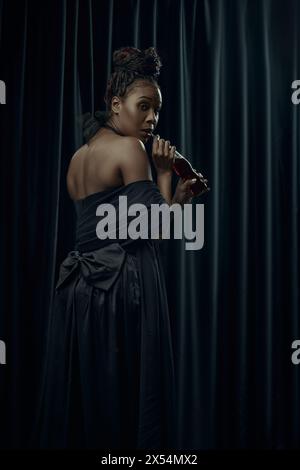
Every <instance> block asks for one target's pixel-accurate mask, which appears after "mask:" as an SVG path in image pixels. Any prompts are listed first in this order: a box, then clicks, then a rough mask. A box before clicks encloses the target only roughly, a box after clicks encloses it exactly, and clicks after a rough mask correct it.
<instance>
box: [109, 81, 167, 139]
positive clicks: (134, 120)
mask: <svg viewBox="0 0 300 470" xmlns="http://www.w3.org/2000/svg"><path fill="white" fill-rule="evenodd" d="M117 105H118V106H117V108H116V109H118V116H117V119H116V124H117V126H118V128H119V130H120V131H121V132H122V133H123V134H124V135H128V136H134V137H137V138H138V139H140V140H142V141H143V142H146V141H147V140H148V139H149V138H150V137H151V134H147V133H146V132H145V131H143V129H147V128H148V129H149V128H150V129H151V131H150V132H153V131H154V129H155V128H156V126H157V123H158V119H159V112H160V109H161V106H162V98H161V92H160V89H159V88H158V87H157V86H155V85H151V84H149V85H147V84H144V85H138V86H136V87H135V88H133V89H132V90H131V91H130V92H129V95H128V96H127V98H126V99H125V100H119V101H118V102H117Z"/></svg>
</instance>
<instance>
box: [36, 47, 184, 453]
mask: <svg viewBox="0 0 300 470" xmlns="http://www.w3.org/2000/svg"><path fill="white" fill-rule="evenodd" d="M113 61H114V73H113V74H112V76H111V78H110V80H109V82H108V86H107V90H106V94H105V102H106V106H107V112H106V115H105V116H106V118H105V119H103V120H102V122H100V123H99V122H98V125H96V126H95V120H94V119H93V118H92V119H87V120H86V121H85V122H84V128H85V136H86V140H87V143H86V144H85V145H84V146H82V147H81V148H80V149H79V150H78V151H77V152H76V153H75V155H74V156H73V158H72V160H71V162H70V166H69V170H68V174H67V187H68V191H69V194H70V197H71V198H72V199H73V200H74V203H75V207H76V211H77V227H76V244H75V249H74V251H72V252H70V253H69V254H68V256H67V258H66V259H65V260H64V261H63V263H62V265H61V267H60V273H59V279H58V282H57V285H56V290H55V296H54V302H53V309H52V316H51V324H50V327H49V332H48V347H47V355H46V363H45V376H44V384H43V390H42V395H41V404H42V405H41V414H40V420H39V436H40V445H41V446H42V447H56V448H57V447H60V448H74V447H78V448H98V449H99V448H101V449H111V448H123V449H124V448H128V449H134V448H141V449H159V448H162V449H163V448H168V447H169V448H172V447H174V445H175V443H174V442H175V441H174V430H175V411H176V406H175V383H174V364H173V353H172V341H171V332H170V324H169V316H168V315H169V312H168V304H167V295H166V287H165V281H164V277H163V269H162V265H161V260H160V257H159V251H158V243H159V240H158V239H151V238H149V239H141V238H140V239H133V238H130V237H128V238H126V239H125V238H124V239H117V240H116V239H112V238H106V239H104V238H103V239H100V238H99V237H98V234H97V232H96V227H97V224H98V222H99V216H97V214H96V212H97V208H98V207H99V206H100V205H102V204H110V205H112V206H113V207H115V208H116V210H117V215H118V217H117V225H118V227H119V226H121V225H122V223H123V222H124V220H125V218H124V214H121V211H120V210H119V211H118V209H120V208H119V196H121V195H122V196H127V206H128V207H129V206H130V205H132V204H135V203H140V204H143V205H145V206H146V208H147V210H148V209H150V207H151V204H154V203H156V204H163V203H164V204H166V203H167V204H171V203H174V202H178V203H180V204H184V203H186V202H190V201H191V198H192V194H191V192H190V190H189V187H190V185H191V184H192V181H186V182H185V183H184V182H183V181H182V180H179V182H178V185H177V188H176V191H175V194H174V196H173V197H172V194H171V179H172V161H173V158H174V152H175V147H174V146H171V145H170V142H169V141H167V140H166V141H165V140H164V139H158V137H157V136H155V138H154V140H153V146H152V159H153V163H154V165H155V168H156V171H157V184H155V183H154V181H153V179H152V174H151V166H150V163H149V159H148V156H147V152H146V150H145V145H144V144H145V143H146V142H147V140H148V139H149V138H151V136H153V132H154V130H155V128H156V126H157V123H158V119H159V112H160V109H161V106H162V95H161V91H160V87H159V85H158V83H157V81H156V78H157V76H158V75H159V71H160V67H161V65H162V64H161V62H160V59H159V57H158V55H157V52H156V51H155V49H154V48H149V49H147V50H145V51H141V50H139V49H136V48H122V49H119V50H117V51H115V52H114V55H113ZM117 233H118V232H117Z"/></svg>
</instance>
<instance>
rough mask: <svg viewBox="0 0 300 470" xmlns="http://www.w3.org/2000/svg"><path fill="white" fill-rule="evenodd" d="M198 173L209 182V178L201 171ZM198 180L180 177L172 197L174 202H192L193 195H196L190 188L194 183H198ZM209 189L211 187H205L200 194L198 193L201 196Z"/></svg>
mask: <svg viewBox="0 0 300 470" xmlns="http://www.w3.org/2000/svg"><path fill="white" fill-rule="evenodd" d="M198 175H199V176H201V177H202V179H203V181H204V182H207V179H204V178H203V175H202V174H201V173H198ZM196 181H197V180H196V178H193V179H189V180H185V181H184V180H183V179H182V178H179V180H178V183H177V186H176V190H175V193H174V196H173V199H172V204H174V203H176V202H177V203H178V204H181V205H183V204H190V203H191V201H192V199H193V197H195V196H194V194H193V193H192V191H191V189H190V188H191V186H192V185H193V184H194V183H196ZM209 189H210V188H208V189H204V190H203V191H202V192H201V193H200V194H197V196H201V194H203V193H206V192H207V190H209Z"/></svg>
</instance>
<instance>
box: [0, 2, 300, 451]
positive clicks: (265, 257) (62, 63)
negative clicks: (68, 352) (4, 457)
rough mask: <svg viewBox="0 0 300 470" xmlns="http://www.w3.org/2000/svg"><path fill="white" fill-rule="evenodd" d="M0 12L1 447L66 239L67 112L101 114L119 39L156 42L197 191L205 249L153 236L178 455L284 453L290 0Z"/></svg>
mask: <svg viewBox="0 0 300 470" xmlns="http://www.w3.org/2000/svg"><path fill="white" fill-rule="evenodd" d="M0 14H1V21H0V79H1V80H4V81H5V83H6V104H5V105H1V108H0V135H1V142H0V151H1V161H0V165H1V174H0V178H1V186H0V190H1V207H0V220H1V240H0V253H1V271H0V273H1V274H0V275H1V282H0V309H1V310H0V339H2V340H3V341H5V343H6V348H7V364H6V365H0V423H1V424H0V447H2V448H10V447H11V448H15V447H25V446H27V445H28V435H29V433H30V430H31V427H32V422H33V417H34V414H35V411H36V400H37V393H38V392H37V390H38V385H39V376H40V370H41V364H42V359H43V354H44V344H45V334H46V328H47V322H48V319H49V311H50V308H51V298H52V292H53V289H54V284H55V282H56V278H57V273H58V267H59V264H60V263H61V261H62V260H63V259H64V257H65V256H66V255H67V253H68V251H69V250H71V249H72V248H73V242H74V230H75V211H74V207H73V204H72V202H71V200H70V199H69V197H68V194H67V190H66V183H65V176H66V171H67V167H68V164H69V161H70V158H71V156H72V155H73V153H74V151H75V150H76V149H77V148H78V147H79V146H80V145H81V144H82V142H83V140H82V135H81V133H80V129H79V127H78V125H77V123H76V117H77V116H78V114H80V113H82V112H86V111H94V110H96V109H105V104H104V101H103V95H104V92H105V87H106V83H107V80H108V78H109V76H110V73H111V61H112V54H113V51H114V50H115V49H117V48H119V47H122V46H136V47H139V48H142V49H144V48H147V47H150V46H156V47H157V49H158V52H159V54H160V56H161V59H162V62H163V68H162V71H161V76H160V80H159V82H160V85H161V90H162V96H163V110H162V112H161V117H160V122H159V127H158V131H159V134H160V135H161V137H163V138H165V139H169V140H170V141H171V143H174V144H175V145H176V147H177V149H178V150H179V151H180V152H181V153H182V154H183V155H186V156H187V157H188V158H189V160H190V161H191V163H192V165H193V166H194V167H195V168H197V169H198V171H201V172H202V173H203V174H204V175H205V177H207V178H208V179H209V184H210V187H211V191H210V192H209V193H208V194H206V195H204V196H202V197H201V198H197V199H194V204H196V203H203V204H204V207H205V242H204V247H203V248H202V249H201V250H199V251H186V250H185V247H184V243H185V241H184V240H183V241H182V240H170V241H165V242H164V243H163V246H162V256H163V262H164V267H165V274H166V280H167V286H168V296H169V305H170V317H171V325H172V332H173V338H174V356H175V368H176V380H177V394H178V405H177V411H178V417H177V436H178V449H183V448H188V449H221V448H230V447H231V448H232V447H234V448H249V447H262V448H276V449H278V448H291V447H299V444H300V424H299V423H300V413H299V391H300V388H299V385H300V383H299V378H300V365H299V366H298V368H297V366H296V365H293V364H292V362H291V353H292V350H291V344H292V341H293V340H294V339H299V338H300V329H299V248H298V246H299V183H300V182H299V176H300V175H299V168H300V167H299V113H300V106H296V105H293V103H292V101H291V93H292V90H291V83H292V81H293V80H296V79H300V70H299V59H300V57H299V52H300V50H299V30H300V26H299V25H300V5H299V2H298V0H286V1H285V2H282V1H280V0H278V1H277V0H251V1H250V0H248V1H247V0H226V1H222V0H198V1H197V0H189V1H188V0H186V1H184V0H172V1H167V0H165V1H155V0H153V1H151V0H147V1H138V0H132V1H129V0H127V1H124V0H123V1H112V0H105V1H104V0H101V1H96V0H90V1H89V0H86V1H77V0H73V1H71V0H70V1H65V0H61V1H58V0H55V1H51V2H34V1H30V0H28V1H25V0H23V1H19V2H16V1H12V0H9V1H8V0H2V1H0ZM148 150H149V149H148ZM149 151H150V150H149ZM175 184H176V177H175V176H174V182H173V185H174V187H175Z"/></svg>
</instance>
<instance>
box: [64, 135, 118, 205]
mask: <svg viewBox="0 0 300 470" xmlns="http://www.w3.org/2000/svg"><path fill="white" fill-rule="evenodd" d="M121 146H122V137H121V136H118V135H116V134H113V133H112V132H111V131H107V130H106V129H104V128H101V129H100V130H99V131H98V132H97V134H95V136H94V137H93V138H92V139H90V141H89V143H88V144H85V145H83V146H82V147H80V148H79V149H78V150H77V151H76V152H75V154H74V155H73V157H72V159H71V161H70V164H69V168H68V172H67V188H68V192H69V195H70V198H71V199H73V200H77V199H84V198H85V197H87V196H89V195H90V194H93V193H96V192H99V191H104V190H106V189H110V188H113V187H117V186H120V185H122V184H123V178H122V173H121V170H120V150H121Z"/></svg>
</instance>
